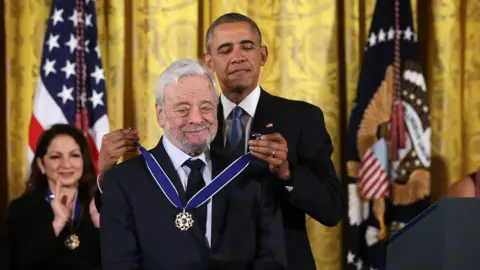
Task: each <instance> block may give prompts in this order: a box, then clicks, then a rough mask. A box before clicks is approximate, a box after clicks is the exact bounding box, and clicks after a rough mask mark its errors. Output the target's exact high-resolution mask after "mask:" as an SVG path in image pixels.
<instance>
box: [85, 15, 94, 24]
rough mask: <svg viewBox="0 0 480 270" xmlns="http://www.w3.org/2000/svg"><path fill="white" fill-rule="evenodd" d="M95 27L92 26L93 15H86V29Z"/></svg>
mask: <svg viewBox="0 0 480 270" xmlns="http://www.w3.org/2000/svg"><path fill="white" fill-rule="evenodd" d="M89 26H90V27H93V24H92V14H87V15H85V27H89Z"/></svg>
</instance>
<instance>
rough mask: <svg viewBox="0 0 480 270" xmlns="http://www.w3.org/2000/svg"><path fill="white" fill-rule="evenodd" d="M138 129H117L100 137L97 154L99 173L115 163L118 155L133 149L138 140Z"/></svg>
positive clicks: (120, 155) (118, 157)
mask: <svg viewBox="0 0 480 270" xmlns="http://www.w3.org/2000/svg"><path fill="white" fill-rule="evenodd" d="M138 140H139V138H138V131H136V130H134V129H119V130H115V131H113V132H110V133H108V134H107V135H105V136H103V138H102V146H101V148H100V153H99V155H98V168H99V171H100V174H103V173H105V172H106V171H108V170H109V169H111V168H112V167H113V166H114V165H115V164H117V162H118V160H119V159H120V157H122V156H123V155H124V154H125V153H127V152H129V151H135V149H136V147H137V146H136V144H135V142H136V141H138Z"/></svg>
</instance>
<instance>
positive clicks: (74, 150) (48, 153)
mask: <svg viewBox="0 0 480 270" xmlns="http://www.w3.org/2000/svg"><path fill="white" fill-rule="evenodd" d="M74 152H81V151H80V149H73V150H72V151H70V152H69V154H71V153H74ZM45 155H49V156H50V155H62V153H60V152H58V151H52V152H47V153H46V154H45Z"/></svg>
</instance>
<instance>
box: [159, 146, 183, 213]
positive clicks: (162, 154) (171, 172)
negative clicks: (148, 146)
mask: <svg viewBox="0 0 480 270" xmlns="http://www.w3.org/2000/svg"><path fill="white" fill-rule="evenodd" d="M162 139H163V137H162ZM162 139H160V142H159V143H158V144H157V146H156V147H155V148H153V149H152V154H153V156H154V157H155V159H156V160H157V162H158V164H160V166H161V167H162V169H163V171H165V173H166V174H167V176H168V178H169V179H170V181H171V182H172V183H173V185H174V186H175V189H176V190H177V191H178V195H179V196H180V199H181V200H182V202H183V204H186V197H185V190H184V188H183V185H182V181H180V177H179V176H178V173H177V171H176V170H175V167H173V163H172V161H171V160H170V157H169V156H168V154H167V151H165V148H164V147H163V143H162Z"/></svg>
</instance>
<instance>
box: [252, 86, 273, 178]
mask: <svg viewBox="0 0 480 270" xmlns="http://www.w3.org/2000/svg"><path fill="white" fill-rule="evenodd" d="M271 100H272V96H271V95H270V94H269V93H267V92H266V91H265V90H263V89H261V92H260V98H259V100H258V104H257V108H256V110H255V116H254V117H253V122H252V132H258V133H260V134H270V133H275V132H276V126H275V123H274V119H275V117H274V116H275V114H276V112H275V110H274V107H273V106H272V103H271ZM270 123H272V124H273V127H272V128H267V125H268V124H270ZM251 164H252V166H250V170H251V171H252V172H253V173H255V174H258V173H260V172H265V170H268V164H267V163H266V162H264V161H263V160H260V159H257V158H255V157H253V158H252V162H251Z"/></svg>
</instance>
